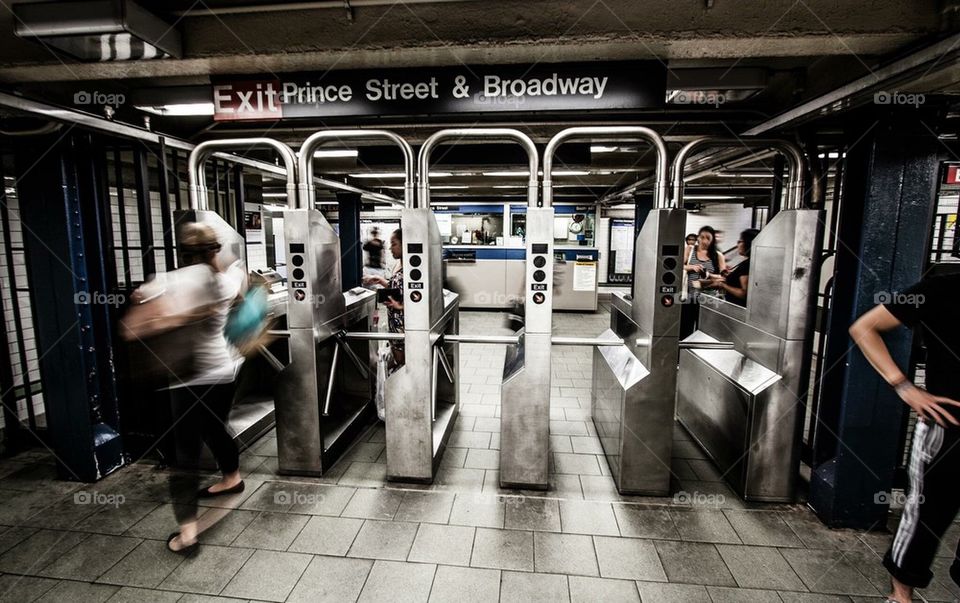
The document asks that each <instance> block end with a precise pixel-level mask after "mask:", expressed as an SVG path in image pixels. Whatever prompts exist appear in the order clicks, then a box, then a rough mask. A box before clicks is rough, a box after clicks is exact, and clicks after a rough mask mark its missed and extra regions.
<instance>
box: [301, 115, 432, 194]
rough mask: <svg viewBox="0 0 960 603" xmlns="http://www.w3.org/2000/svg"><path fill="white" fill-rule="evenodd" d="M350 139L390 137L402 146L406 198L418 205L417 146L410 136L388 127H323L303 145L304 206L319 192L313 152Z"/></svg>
mask: <svg viewBox="0 0 960 603" xmlns="http://www.w3.org/2000/svg"><path fill="white" fill-rule="evenodd" d="M346 140H387V141H390V142H393V143H394V144H396V145H397V146H398V147H400V150H401V151H402V152H403V168H404V183H403V201H404V204H405V205H406V206H407V207H410V208H413V207H416V200H415V198H414V194H413V188H414V182H415V176H414V161H413V149H412V148H411V147H410V144H409V143H408V142H407V141H406V140H404V139H403V138H401V137H400V136H398V135H396V134H394V133H393V132H390V131H388V130H321V131H319V132H315V133H313V134H311V135H310V136H308V137H307V139H306V140H304V141H303V144H302V145H300V156H299V159H298V165H299V174H300V184H299V189H300V207H301V208H310V207H313V201H314V197H315V195H316V187H315V185H314V181H313V153H314V152H315V151H316V150H317V149H318V148H320V146H322V145H324V144H327V143H330V142H343V141H346Z"/></svg>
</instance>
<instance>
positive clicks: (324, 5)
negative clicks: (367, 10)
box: [173, 0, 477, 17]
mask: <svg viewBox="0 0 960 603" xmlns="http://www.w3.org/2000/svg"><path fill="white" fill-rule="evenodd" d="M462 2H477V0H403V4H405V5H407V6H409V5H411V4H454V3H462ZM394 4H397V0H349V2H347V1H345V0H325V1H320V2H281V3H277V4H254V5H252V6H225V7H218V8H209V7H205V8H204V9H202V10H181V11H176V12H174V13H173V14H174V15H176V16H178V17H205V16H207V15H214V16H221V15H251V14H260V13H277V12H290V11H303V10H323V9H340V10H344V9H348V10H349V9H356V8H364V7H368V6H392V5H394Z"/></svg>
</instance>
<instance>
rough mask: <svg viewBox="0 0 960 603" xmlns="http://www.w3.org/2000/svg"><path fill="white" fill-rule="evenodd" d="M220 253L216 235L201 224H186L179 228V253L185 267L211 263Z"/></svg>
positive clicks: (208, 227) (205, 225)
mask: <svg viewBox="0 0 960 603" xmlns="http://www.w3.org/2000/svg"><path fill="white" fill-rule="evenodd" d="M218 251H220V241H218V240H217V233H216V231H214V230H213V228H211V227H210V226H209V225H207V224H203V223H202V222H187V223H186V224H183V225H182V226H181V227H180V253H181V255H182V256H183V259H184V263H185V264H187V265H191V264H199V263H201V262H202V263H207V264H210V263H212V262H213V258H214V257H216V255H217V252H218Z"/></svg>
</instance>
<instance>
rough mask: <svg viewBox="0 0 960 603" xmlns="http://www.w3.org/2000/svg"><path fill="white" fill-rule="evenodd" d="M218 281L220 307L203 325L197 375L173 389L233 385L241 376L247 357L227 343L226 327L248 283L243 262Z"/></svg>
mask: <svg viewBox="0 0 960 603" xmlns="http://www.w3.org/2000/svg"><path fill="white" fill-rule="evenodd" d="M215 278H216V281H217V286H218V289H219V290H218V291H217V293H216V295H217V297H216V302H215V303H216V304H217V306H216V309H215V311H214V313H213V315H212V316H210V317H209V318H207V319H206V320H204V321H203V322H202V323H201V324H200V327H199V328H200V332H199V333H197V339H196V341H195V343H194V345H195V346H196V351H195V356H194V359H195V361H196V364H197V374H196V376H194V377H193V378H192V379H190V380H188V381H185V382H176V383H171V384H170V389H176V388H178V387H187V386H192V385H216V384H219V383H232V382H233V381H235V380H236V378H237V373H239V372H240V366H241V365H242V364H243V356H241V355H240V354H238V353H237V350H236V349H235V348H234V347H233V346H232V345H230V344H229V343H228V342H227V338H226V337H225V336H224V334H223V327H224V325H226V323H227V316H228V315H229V314H230V308H231V306H232V305H233V300H235V299H236V298H237V296H238V295H240V293H241V291H242V289H243V284H244V282H245V280H246V271H245V269H244V265H243V262H240V261H236V262H234V263H233V264H232V265H231V266H230V267H229V268H227V270H226V271H224V272H217V273H216V274H215Z"/></svg>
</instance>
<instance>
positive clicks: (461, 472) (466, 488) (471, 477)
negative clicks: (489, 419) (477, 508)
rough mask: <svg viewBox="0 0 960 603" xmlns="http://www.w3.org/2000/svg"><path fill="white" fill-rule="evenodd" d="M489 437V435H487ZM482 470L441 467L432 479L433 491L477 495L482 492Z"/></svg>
mask: <svg viewBox="0 0 960 603" xmlns="http://www.w3.org/2000/svg"><path fill="white" fill-rule="evenodd" d="M488 435H489V434H488ZM483 478H484V470H483V469H460V468H457V467H441V468H440V469H438V470H437V475H436V477H434V478H433V486H432V488H433V490H437V491H445V492H455V493H456V494H471V493H476V494H479V493H480V492H481V491H482V490H483Z"/></svg>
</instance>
